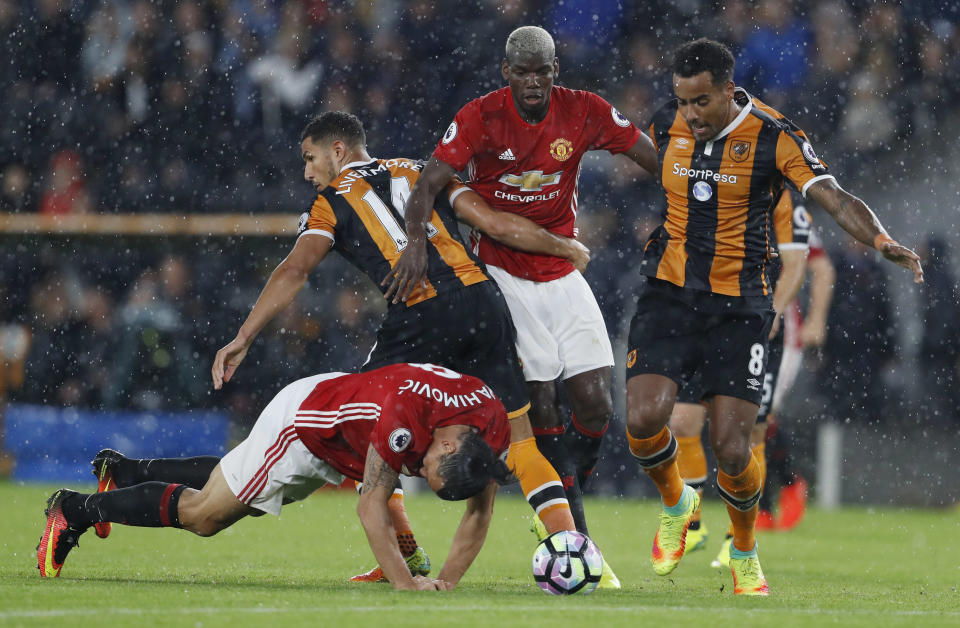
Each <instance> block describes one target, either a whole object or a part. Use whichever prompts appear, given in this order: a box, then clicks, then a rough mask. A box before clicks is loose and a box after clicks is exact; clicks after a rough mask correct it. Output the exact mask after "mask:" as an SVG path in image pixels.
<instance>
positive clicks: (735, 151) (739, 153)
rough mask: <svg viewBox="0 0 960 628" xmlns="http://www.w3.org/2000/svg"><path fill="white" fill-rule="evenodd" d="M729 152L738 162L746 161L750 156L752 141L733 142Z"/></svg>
mask: <svg viewBox="0 0 960 628" xmlns="http://www.w3.org/2000/svg"><path fill="white" fill-rule="evenodd" d="M727 153H728V154H729V155H730V159H732V160H734V161H735V162H737V163H740V162H742V161H746V160H747V158H748V157H749V156H750V142H732V143H731V144H730V150H729V151H727Z"/></svg>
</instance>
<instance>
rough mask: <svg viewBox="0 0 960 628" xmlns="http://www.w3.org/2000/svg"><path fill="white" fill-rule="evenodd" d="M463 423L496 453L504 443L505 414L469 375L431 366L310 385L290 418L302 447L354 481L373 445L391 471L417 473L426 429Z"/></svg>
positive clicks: (429, 436) (429, 432)
mask: <svg viewBox="0 0 960 628" xmlns="http://www.w3.org/2000/svg"><path fill="white" fill-rule="evenodd" d="M448 425H470V426H472V427H475V428H477V429H478V430H480V435H481V436H483V439H484V440H485V441H486V442H487V443H488V444H489V445H490V447H491V448H492V449H493V451H494V452H495V453H496V454H497V455H500V454H501V453H503V452H504V451H506V450H507V447H508V446H509V445H510V424H509V421H508V420H507V411H506V410H505V409H504V407H503V404H502V403H500V400H499V399H497V397H496V395H494V394H493V391H491V390H490V388H488V387H487V385H486V384H484V383H483V382H482V381H480V380H479V379H477V378H476V377H470V376H469V375H461V374H460V373H457V372H455V371H451V370H450V369H447V368H444V367H442V366H436V365H434V364H392V365H390V366H385V367H383V368H380V369H376V370H373V371H367V372H365V373H356V374H351V375H344V376H343V377H337V378H335V379H331V380H325V381H322V382H320V383H318V384H317V386H316V388H314V389H313V392H311V393H310V395H308V396H307V398H306V399H304V400H303V403H301V404H300V408H299V409H298V410H297V416H296V418H295V419H294V428H295V429H296V431H297V435H298V436H299V437H300V440H301V442H303V444H304V445H305V446H306V447H307V449H309V450H310V452H311V453H313V454H314V455H315V456H317V457H318V458H320V459H322V460H325V461H326V462H328V463H329V464H330V465H331V466H332V467H333V468H335V469H336V470H337V471H339V472H340V473H342V474H344V475H346V476H347V477H350V478H353V479H354V480H362V479H363V466H364V462H365V461H366V457H367V449H368V448H369V446H370V445H373V447H374V449H376V450H377V453H379V454H380V457H381V458H383V459H384V461H385V462H386V463H387V464H389V465H390V466H391V467H392V468H393V469H394V470H395V471H397V472H399V473H404V474H406V475H417V474H418V473H419V471H420V467H421V466H422V463H423V455H424V453H426V451H427V448H428V447H429V446H430V443H431V442H432V441H433V431H434V430H435V429H437V428H440V427H446V426H448Z"/></svg>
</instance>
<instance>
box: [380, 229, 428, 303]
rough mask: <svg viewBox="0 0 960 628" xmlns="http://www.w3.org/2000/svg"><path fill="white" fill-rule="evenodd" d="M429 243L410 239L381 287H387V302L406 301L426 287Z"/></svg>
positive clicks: (384, 294) (385, 295) (381, 283)
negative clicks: (418, 290) (391, 299)
mask: <svg viewBox="0 0 960 628" xmlns="http://www.w3.org/2000/svg"><path fill="white" fill-rule="evenodd" d="M426 276H427V243H426V241H425V240H414V239H412V238H411V239H410V240H409V241H408V242H407V248H406V249H405V250H404V251H403V253H401V254H400V259H398V260H397V263H396V265H394V267H393V268H391V269H390V272H388V273H387V274H386V276H385V277H384V278H383V280H382V281H381V282H380V287H381V288H382V287H383V286H387V291H386V292H384V293H383V296H384V298H386V299H387V301H389V300H390V297H393V303H399V302H400V301H406V300H407V297H409V296H410V295H411V294H413V292H414V290H416V289H417V288H418V287H424V288H425V287H426V280H425V277H426Z"/></svg>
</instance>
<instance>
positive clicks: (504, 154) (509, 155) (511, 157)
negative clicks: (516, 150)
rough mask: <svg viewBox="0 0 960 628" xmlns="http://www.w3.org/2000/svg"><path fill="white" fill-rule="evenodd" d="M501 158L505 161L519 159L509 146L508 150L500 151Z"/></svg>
mask: <svg viewBox="0 0 960 628" xmlns="http://www.w3.org/2000/svg"><path fill="white" fill-rule="evenodd" d="M500 159H502V160H504V161H516V160H517V158H516V156H515V155H514V154H513V151H512V150H510V149H509V148H508V149H507V150H505V151H503V152H502V153H500Z"/></svg>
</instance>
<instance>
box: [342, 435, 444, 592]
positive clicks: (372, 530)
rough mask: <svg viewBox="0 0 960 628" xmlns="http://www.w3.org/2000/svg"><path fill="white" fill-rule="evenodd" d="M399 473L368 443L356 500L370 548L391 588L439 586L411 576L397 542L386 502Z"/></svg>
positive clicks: (358, 513)
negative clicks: (358, 496)
mask: <svg viewBox="0 0 960 628" xmlns="http://www.w3.org/2000/svg"><path fill="white" fill-rule="evenodd" d="M398 477H399V474H398V473H397V472H396V471H395V470H394V469H392V468H391V467H390V465H388V464H387V463H386V462H385V461H384V460H383V458H381V457H380V454H378V453H377V450H376V449H374V447H373V445H370V447H369V448H368V449H367V460H366V463H365V464H364V467H363V488H362V489H361V490H360V501H359V502H358V503H357V515H358V516H359V517H360V523H361V524H362V525H363V531H364V532H365V533H366V535H367V542H368V543H370V549H371V550H373V555H374V557H375V558H376V559H377V563H378V564H379V565H380V568H381V569H383V574H384V575H385V576H386V577H387V579H388V580H389V581H390V582H391V584H393V588H395V589H422V590H435V589H437V588H438V587H437V585H436V584H435V583H434V581H432V580H429V579H420V580H414V578H413V576H411V575H410V570H409V569H408V568H407V563H406V561H404V560H403V555H402V554H401V553H400V547H399V546H398V545H397V532H396V530H394V528H393V523H392V522H391V520H390V510H389V508H388V507H387V502H388V501H389V499H390V496H391V495H393V489H394V487H395V486H396V485H397V478H398Z"/></svg>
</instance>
